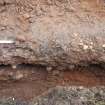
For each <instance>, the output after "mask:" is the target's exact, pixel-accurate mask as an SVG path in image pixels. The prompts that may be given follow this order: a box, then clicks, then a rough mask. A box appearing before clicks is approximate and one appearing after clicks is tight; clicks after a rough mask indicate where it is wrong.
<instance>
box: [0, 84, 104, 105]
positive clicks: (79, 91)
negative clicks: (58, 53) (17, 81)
mask: <svg viewBox="0 0 105 105" xmlns="http://www.w3.org/2000/svg"><path fill="white" fill-rule="evenodd" d="M0 105H105V87H93V88H85V87H82V86H81V87H75V86H67V87H62V86H57V87H55V88H52V89H50V90H49V91H47V92H45V93H44V94H43V95H41V96H39V97H37V98H35V99H33V101H32V102H30V103H25V102H21V101H17V100H14V99H12V98H10V99H2V100H0Z"/></svg>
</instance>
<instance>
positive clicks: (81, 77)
mask: <svg viewBox="0 0 105 105" xmlns="http://www.w3.org/2000/svg"><path fill="white" fill-rule="evenodd" d="M58 85H63V86H68V85H69V86H70V85H76V86H85V87H94V86H105V70H104V69H102V68H100V67H99V66H96V65H95V66H91V67H79V68H75V70H65V71H60V72H58V71H50V72H48V71H47V70H46V67H41V66H33V65H19V66H18V67H17V68H16V69H11V67H10V66H0V98H8V97H13V98H16V99H18V100H22V101H30V100H32V99H33V98H34V97H36V96H39V95H41V94H42V93H43V92H45V91H47V90H48V89H49V88H53V87H55V86H58Z"/></svg>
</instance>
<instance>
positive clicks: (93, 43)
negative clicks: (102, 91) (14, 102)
mask: <svg viewBox="0 0 105 105" xmlns="http://www.w3.org/2000/svg"><path fill="white" fill-rule="evenodd" d="M0 20H1V21H0V64H1V66H0V98H8V97H13V98H16V99H19V100H23V101H24V100H25V101H30V100H31V99H33V98H34V97H36V96H39V95H41V94H42V93H43V92H45V91H47V90H49V89H50V88H52V87H55V86H58V85H63V86H68V85H69V86H73V85H76V86H78V85H79V86H85V87H93V86H94V87H96V86H105V1H104V0H0ZM37 65H38V66H37ZM16 66H17V68H16ZM13 68H15V69H13ZM51 68H52V70H51Z"/></svg>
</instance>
